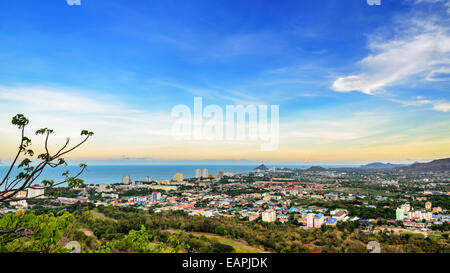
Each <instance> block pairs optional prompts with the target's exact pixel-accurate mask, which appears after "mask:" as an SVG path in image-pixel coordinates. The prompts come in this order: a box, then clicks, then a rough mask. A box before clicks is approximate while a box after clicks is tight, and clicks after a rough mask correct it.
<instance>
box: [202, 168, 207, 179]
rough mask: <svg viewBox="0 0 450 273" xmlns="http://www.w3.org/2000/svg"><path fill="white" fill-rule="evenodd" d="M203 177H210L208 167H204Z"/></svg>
mask: <svg viewBox="0 0 450 273" xmlns="http://www.w3.org/2000/svg"><path fill="white" fill-rule="evenodd" d="M202 177H203V178H207V177H208V169H206V168H204V169H203V173H202Z"/></svg>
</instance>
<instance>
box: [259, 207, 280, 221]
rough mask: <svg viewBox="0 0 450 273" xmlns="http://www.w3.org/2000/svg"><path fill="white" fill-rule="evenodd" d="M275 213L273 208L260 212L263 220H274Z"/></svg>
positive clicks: (275, 217)
mask: <svg viewBox="0 0 450 273" xmlns="http://www.w3.org/2000/svg"><path fill="white" fill-rule="evenodd" d="M276 219H277V213H276V212H275V211H274V210H273V209H269V210H266V211H264V212H263V213H262V220H263V222H269V223H270V222H275V220H276Z"/></svg>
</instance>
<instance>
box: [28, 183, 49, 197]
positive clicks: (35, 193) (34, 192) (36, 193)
mask: <svg viewBox="0 0 450 273" xmlns="http://www.w3.org/2000/svg"><path fill="white" fill-rule="evenodd" d="M44 192H45V190H44V187H42V186H39V185H37V184H34V185H33V186H31V187H30V188H28V190H27V198H35V197H36V198H44Z"/></svg>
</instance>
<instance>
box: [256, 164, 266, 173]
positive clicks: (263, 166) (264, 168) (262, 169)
mask: <svg viewBox="0 0 450 273" xmlns="http://www.w3.org/2000/svg"><path fill="white" fill-rule="evenodd" d="M268 169H269V168H267V167H266V166H265V165H264V164H261V165H259V166H258V167H256V168H254V170H261V171H267V170H268Z"/></svg>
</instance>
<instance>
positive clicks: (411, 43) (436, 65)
mask: <svg viewBox="0 0 450 273" xmlns="http://www.w3.org/2000/svg"><path fill="white" fill-rule="evenodd" d="M405 24H406V25H405ZM449 33H450V29H449V26H448V24H439V23H438V22H437V20H435V19H433V20H429V21H426V20H419V19H410V20H409V21H407V22H406V23H404V24H403V25H399V26H398V29H397V33H396V35H395V38H393V39H387V38H385V37H383V36H381V35H378V36H372V37H371V38H372V39H371V40H370V42H369V49H370V50H371V51H372V53H371V54H370V55H369V56H367V57H365V58H364V59H362V60H361V61H360V62H359V66H360V68H361V72H360V73H359V74H354V75H349V76H343V77H339V78H338V79H336V80H335V81H334V83H333V85H332V89H334V90H335V91H338V92H350V91H360V92H362V93H365V94H374V93H376V92H377V91H380V90H382V89H383V88H384V87H387V86H391V85H394V84H397V83H400V82H402V81H404V80H407V79H410V78H411V77H413V76H418V75H422V74H424V75H428V76H424V77H423V78H425V79H426V78H428V80H433V79H434V78H433V75H435V73H438V72H440V73H442V72H443V71H444V72H445V71H447V70H446V69H447V68H448V67H449V66H450V34H449Z"/></svg>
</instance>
